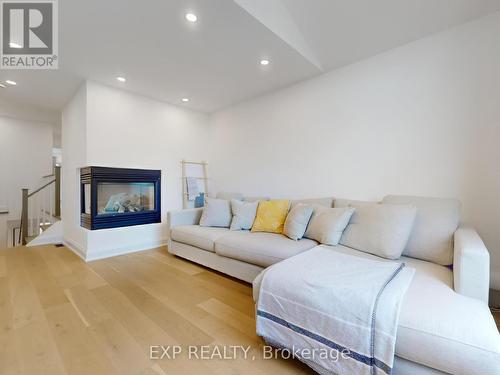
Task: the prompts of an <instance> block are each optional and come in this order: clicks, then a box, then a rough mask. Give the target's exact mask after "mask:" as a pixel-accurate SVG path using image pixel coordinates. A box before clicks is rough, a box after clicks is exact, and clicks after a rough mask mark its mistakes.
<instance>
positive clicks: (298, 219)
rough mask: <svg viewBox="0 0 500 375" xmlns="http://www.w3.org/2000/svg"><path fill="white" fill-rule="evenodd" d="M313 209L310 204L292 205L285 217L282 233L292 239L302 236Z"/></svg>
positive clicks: (298, 238) (295, 239)
mask: <svg viewBox="0 0 500 375" xmlns="http://www.w3.org/2000/svg"><path fill="white" fill-rule="evenodd" d="M313 210H314V207H313V206H312V205H310V204H303V203H298V204H296V205H295V206H293V207H292V209H291V210H290V212H289V213H288V215H287V217H286V220H285V227H284V228H283V234H284V235H285V236H287V237H288V238H290V239H291V240H294V241H297V240H300V239H301V238H302V237H304V233H305V232H306V229H307V224H309V220H310V219H311V215H312V213H313Z"/></svg>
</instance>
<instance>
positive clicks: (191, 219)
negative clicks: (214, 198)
mask: <svg viewBox="0 0 500 375" xmlns="http://www.w3.org/2000/svg"><path fill="white" fill-rule="evenodd" d="M202 212H203V208H188V209H185V210H173V211H169V212H167V225H168V229H169V231H170V230H171V229H172V228H175V227H178V226H180V225H198V224H199V223H200V218H201V213H202Z"/></svg>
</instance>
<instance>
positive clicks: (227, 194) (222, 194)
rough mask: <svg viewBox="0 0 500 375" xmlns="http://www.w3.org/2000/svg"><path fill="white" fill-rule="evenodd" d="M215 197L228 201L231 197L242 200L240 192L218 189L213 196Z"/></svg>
mask: <svg viewBox="0 0 500 375" xmlns="http://www.w3.org/2000/svg"><path fill="white" fill-rule="evenodd" d="M215 198H217V199H225V200H227V201H230V200H231V199H236V200H238V201H242V200H243V194H241V193H231V192H227V191H219V192H218V193H217V195H216V196H215Z"/></svg>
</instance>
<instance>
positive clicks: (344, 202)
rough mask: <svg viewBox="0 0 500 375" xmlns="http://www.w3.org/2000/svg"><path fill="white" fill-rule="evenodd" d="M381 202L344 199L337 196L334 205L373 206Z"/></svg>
mask: <svg viewBox="0 0 500 375" xmlns="http://www.w3.org/2000/svg"><path fill="white" fill-rule="evenodd" d="M378 203H379V202H375V201H358V200H355V199H344V198H335V199H334V200H333V207H354V208H358V207H363V206H371V205H372V204H378Z"/></svg>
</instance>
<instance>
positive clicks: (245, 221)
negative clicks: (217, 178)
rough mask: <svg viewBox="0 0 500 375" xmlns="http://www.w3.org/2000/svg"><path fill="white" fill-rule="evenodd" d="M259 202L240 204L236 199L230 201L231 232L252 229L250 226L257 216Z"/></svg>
mask: <svg viewBox="0 0 500 375" xmlns="http://www.w3.org/2000/svg"><path fill="white" fill-rule="evenodd" d="M258 206H259V201H255V202H242V201H238V200H236V199H231V210H232V212H233V219H232V220H231V227H230V228H229V229H231V230H242V229H244V230H248V229H250V228H252V224H253V222H254V220H255V215H256V214H257V207H258Z"/></svg>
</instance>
